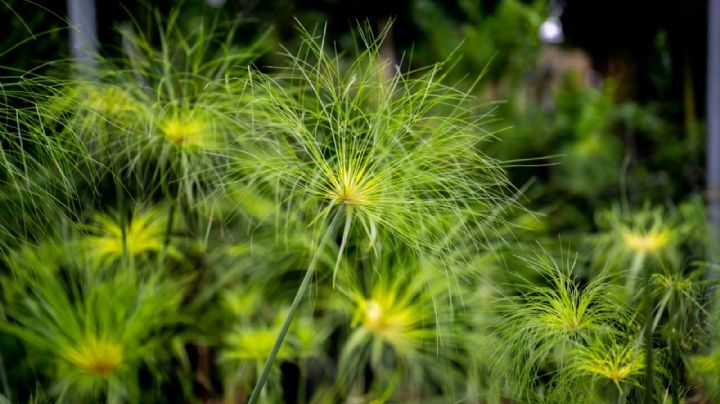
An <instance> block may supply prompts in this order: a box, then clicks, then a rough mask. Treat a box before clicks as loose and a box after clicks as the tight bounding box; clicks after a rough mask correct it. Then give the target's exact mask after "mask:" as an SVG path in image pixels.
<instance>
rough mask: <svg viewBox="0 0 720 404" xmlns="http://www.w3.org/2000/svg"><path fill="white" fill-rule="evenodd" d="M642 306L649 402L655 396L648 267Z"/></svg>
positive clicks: (646, 396) (652, 400)
mask: <svg viewBox="0 0 720 404" xmlns="http://www.w3.org/2000/svg"><path fill="white" fill-rule="evenodd" d="M643 274H644V276H643V281H644V283H645V285H644V286H645V287H644V292H643V295H644V303H643V304H644V306H645V309H644V310H645V330H644V331H645V335H644V340H645V403H648V404H651V403H653V402H654V397H655V372H654V370H653V322H652V318H653V315H652V314H653V298H652V289H651V287H650V279H651V276H650V275H651V274H650V270H649V268H645V269H644V271H643Z"/></svg>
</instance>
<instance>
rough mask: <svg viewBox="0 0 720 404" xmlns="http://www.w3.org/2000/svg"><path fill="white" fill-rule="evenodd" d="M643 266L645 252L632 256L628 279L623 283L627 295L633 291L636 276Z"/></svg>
mask: <svg viewBox="0 0 720 404" xmlns="http://www.w3.org/2000/svg"><path fill="white" fill-rule="evenodd" d="M644 266H645V253H636V254H635V255H634V256H633V260H632V264H631V265H630V269H629V270H628V279H627V282H626V283H625V287H626V289H627V292H628V295H632V294H633V293H634V292H635V284H636V282H637V278H638V276H639V275H640V271H641V270H642V269H643V267H644Z"/></svg>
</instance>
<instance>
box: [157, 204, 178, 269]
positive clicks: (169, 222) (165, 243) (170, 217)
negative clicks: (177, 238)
mask: <svg viewBox="0 0 720 404" xmlns="http://www.w3.org/2000/svg"><path fill="white" fill-rule="evenodd" d="M176 206H177V202H176V201H175V200H173V201H172V202H171V203H170V211H169V212H168V217H167V226H166V227H165V239H164V240H163V249H162V256H161V259H160V263H161V264H165V259H166V258H167V250H168V247H169V246H170V235H171V234H172V231H173V222H174V221H175V209H176Z"/></svg>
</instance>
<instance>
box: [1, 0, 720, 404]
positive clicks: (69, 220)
mask: <svg viewBox="0 0 720 404" xmlns="http://www.w3.org/2000/svg"><path fill="white" fill-rule="evenodd" d="M545 3H546V2H544V1H535V2H531V3H527V2H520V1H516V0H505V1H501V2H499V3H498V4H497V6H496V7H494V8H492V11H488V10H490V9H491V8H490V7H487V5H483V4H481V2H475V1H460V2H459V3H458V4H457V7H458V10H459V11H460V12H461V13H462V14H463V17H462V22H461V23H460V24H459V25H457V27H456V29H453V30H448V29H446V28H447V27H448V26H449V25H450V24H451V23H450V21H453V20H454V19H455V18H456V17H452V16H451V15H450V11H449V9H450V7H445V6H441V5H440V4H439V3H438V2H432V1H428V0H418V1H414V2H412V4H411V5H410V9H411V10H412V12H413V18H414V20H415V23H416V25H417V27H418V28H419V29H420V31H421V32H423V33H424V34H425V35H426V36H427V40H426V41H425V42H423V43H420V44H418V46H417V47H416V48H415V51H416V52H415V53H414V56H413V59H412V60H409V61H405V60H403V61H402V62H400V63H399V64H395V62H394V61H393V60H392V57H389V56H388V54H387V49H388V48H387V46H390V45H392V43H391V41H392V34H393V28H392V27H390V26H386V27H384V28H383V29H381V30H380V32H373V29H372V28H371V25H370V23H367V24H364V25H361V26H359V27H358V28H357V29H355V30H354V31H353V32H352V41H350V42H343V41H342V40H338V41H334V40H333V38H332V36H331V34H329V33H328V31H326V28H323V29H319V28H316V29H314V30H313V29H306V28H304V27H303V26H302V25H300V24H299V29H298V35H297V38H296V39H295V40H290V41H289V43H295V44H296V46H290V45H288V48H287V49H285V48H283V52H282V56H281V57H278V58H277V59H273V60H275V61H276V62H275V63H276V67H272V68H270V67H265V66H262V65H261V66H260V67H258V66H255V64H259V65H260V62H258V60H259V59H258V58H259V57H260V56H262V55H263V54H264V53H265V52H266V51H267V50H268V49H270V48H271V47H275V46H276V44H274V43H272V42H273V41H270V40H269V38H271V37H272V35H273V34H271V33H266V34H261V35H259V36H258V37H256V38H250V39H249V38H244V37H243V38H241V37H242V35H243V34H241V32H243V33H244V32H247V29H244V28H245V25H244V22H240V20H239V19H234V20H233V21H232V22H229V23H228V22H225V21H223V20H222V19H221V16H222V15H223V14H222V13H216V14H213V13H208V14H203V15H196V13H194V12H188V11H187V10H188V9H186V10H185V11H181V10H179V9H178V10H174V11H172V12H171V13H170V14H169V15H168V16H167V17H162V16H161V15H160V13H159V12H156V13H154V14H153V13H150V14H149V17H150V18H151V19H152V21H154V23H153V25H154V26H155V27H154V30H145V29H143V28H142V27H141V25H140V24H139V23H134V24H124V25H121V26H120V27H119V28H118V30H119V31H118V32H119V34H120V37H121V38H122V43H120V44H117V45H118V47H119V48H120V50H119V52H116V53H112V52H107V53H106V52H103V55H107V54H111V55H112V54H115V55H117V57H114V56H98V58H97V64H95V67H94V68H93V69H91V70H85V69H83V68H82V67H79V66H77V65H73V64H70V63H66V62H60V61H57V62H53V63H51V64H50V65H51V66H52V68H51V69H46V68H45V67H43V68H41V69H38V70H33V71H29V70H28V71H21V70H16V71H15V73H13V74H10V75H6V76H4V77H3V78H2V84H1V85H0V251H1V252H2V257H3V258H2V261H0V281H1V282H0V285H1V286H0V289H1V290H2V293H1V294H0V393H2V394H3V395H4V396H0V397H2V398H0V401H2V400H3V399H4V397H7V398H8V399H10V400H15V401H19V402H49V401H52V402H73V403H74V402H81V403H82V402H101V401H107V402H118V403H119V402H129V403H140V402H200V401H202V402H213V401H220V400H222V401H223V402H244V401H246V400H248V399H251V400H258V401H260V402H267V403H275V402H283V401H297V402H301V403H306V402H318V403H320V402H328V403H330V402H447V401H453V402H550V403H565V402H583V403H584V402H589V403H592V402H597V403H604V402H611V401H613V402H640V401H643V400H646V399H647V400H650V399H655V400H657V401H661V400H662V401H663V402H670V401H672V402H683V400H690V395H691V394H692V395H694V396H695V397H697V398H698V399H700V400H702V399H707V400H713V399H716V398H717V397H718V386H717V379H718V369H717V366H716V364H717V362H718V358H717V357H718V355H717V346H715V345H716V342H715V341H714V340H713V338H712V336H713V335H716V334H715V332H716V330H714V329H713V326H708V322H710V320H713V318H712V315H713V310H711V308H712V307H713V306H712V305H710V303H709V301H708V299H707V298H706V292H707V291H708V290H709V289H712V288H714V287H715V286H716V284H715V283H713V282H708V281H707V280H705V278H704V276H705V272H706V268H707V267H708V266H710V265H712V263H709V264H708V263H704V262H703V260H704V259H705V258H704V257H705V251H704V250H705V247H706V245H705V244H706V239H705V232H706V231H707V229H706V228H705V224H704V223H705V217H704V216H705V213H704V209H703V206H702V201H700V199H699V198H689V199H687V200H686V201H685V202H682V203H678V204H677V205H672V204H671V203H670V202H669V201H676V200H678V199H679V198H676V196H677V195H676V191H677V189H676V188H675V187H674V185H673V182H672V181H675V179H676V178H675V177H676V176H677V173H678V172H686V171H688V170H690V171H692V167H690V166H691V165H692V162H686V161H680V160H682V159H685V158H686V157H688V156H691V155H693V153H696V152H697V147H696V146H697V145H694V143H693V144H691V143H692V142H695V141H696V140H697V139H694V140H693V139H687V140H683V141H676V140H677V139H676V140H673V142H669V143H668V145H665V144H663V142H664V141H665V140H666V139H672V136H675V135H676V134H675V133H674V132H673V131H674V130H675V128H674V127H673V126H672V125H671V124H670V123H668V122H666V121H665V120H664V118H663V117H662V116H661V111H662V109H661V108H659V107H658V106H655V105H640V104H637V103H634V102H627V101H622V102H621V101H618V91H617V89H618V88H620V87H619V86H620V84H614V82H613V81H612V80H608V81H605V82H604V83H603V84H602V85H600V86H599V87H597V88H595V87H590V86H587V85H586V84H585V83H584V82H583V80H582V79H579V76H577V75H576V73H569V74H568V75H567V77H563V78H561V81H559V82H558V83H557V84H558V85H557V86H556V88H555V90H556V91H554V92H552V93H550V94H541V95H540V97H535V96H531V95H530V94H531V93H532V92H533V91H534V90H533V86H534V85H535V84H537V83H535V84H533V82H532V80H534V79H532V78H531V79H528V77H531V76H532V75H528V73H529V72H531V71H532V70H533V66H534V65H535V64H537V63H539V58H541V57H542V56H541V55H542V54H543V53H544V52H545V51H547V48H543V47H542V46H541V44H540V43H539V41H538V40H537V39H536V38H537V36H536V32H537V29H538V26H539V24H540V23H541V22H542V17H543V16H544V14H543V13H544V12H545V6H546V4H545ZM193 7H194V8H190V9H189V10H199V6H198V5H197V4H195V5H194V6H193ZM483 10H485V11H483ZM14 24H17V21H15V22H14ZM462 39H465V44H464V45H463V46H461V47H458V45H459V43H460V42H461V40H462ZM240 44H244V45H240ZM344 45H347V46H344ZM13 52H14V51H13ZM493 58H494V60H495V61H494V62H493V63H492V64H490V65H488V63H489V62H490V61H491V60H493ZM437 60H444V61H443V62H439V63H438V62H437ZM418 61H419V62H420V63H419V64H418ZM21 62H22V61H21ZM416 65H422V66H425V67H420V68H417V67H408V66H416ZM581 73H582V72H581ZM574 74H575V75H574ZM488 97H491V98H493V99H496V98H498V97H507V98H508V100H507V101H508V102H507V104H506V105H504V106H501V107H498V106H497V105H491V104H488V103H487V100H488ZM500 120H501V121H502V123H498V121H500ZM498 125H513V126H514V127H513V128H511V129H505V130H502V131H501V130H499V128H500V127H499V126H498ZM621 134H622V136H621ZM498 140H499V141H498ZM635 141H637V142H638V143H637V145H636V144H635V143H633V142H635ZM645 145H649V147H650V149H651V151H652V152H653V156H654V157H653V158H652V159H650V158H648V159H644V157H646V156H644V153H645V151H644V149H643V147H644V146H645ZM677 145H682V146H683V147H681V148H680V149H682V150H684V151H683V152H677V151H673V150H675V149H674V148H677V147H676V146H677ZM693 145H694V146H693ZM636 146H637V147H636ZM685 146H687V147H685ZM623 151H625V153H626V155H623ZM655 151H657V153H654V152H655ZM544 156H551V157H549V158H548V159H549V162H550V163H551V164H549V165H544V164H538V163H536V161H533V160H534V159H537V158H545V157H544ZM667 161H670V162H673V163H677V169H675V168H672V169H670V168H668V169H664V168H663V169H662V170H661V169H659V168H658V167H661V166H663V165H664V164H665V163H666V162H667ZM555 163H557V164H555ZM668 166H670V165H668ZM688 167H690V168H688ZM533 181H534V182H533ZM653 181H656V182H653ZM675 182H677V181H675ZM515 184H519V186H521V187H520V190H518V189H517V188H515ZM652 184H659V186H658V187H656V188H653V185H652ZM665 191H667V193H668V195H669V196H668V197H667V198H666V197H665V195H664V194H663V192H665ZM658 195H663V196H662V198H659V197H658ZM618 200H620V201H622V203H621V204H618V203H617V201H618ZM638 201H641V203H638ZM523 205H530V206H532V207H533V208H532V209H528V208H525V207H523ZM593 219H594V221H593ZM568 244H570V245H572V247H573V248H576V249H577V252H576V253H575V252H574V253H570V252H569V251H570V248H568V247H567V245H568ZM538 250H540V251H542V252H541V253H538V252H537V251H538ZM653 386H654V387H653ZM251 397H252V398H251Z"/></svg>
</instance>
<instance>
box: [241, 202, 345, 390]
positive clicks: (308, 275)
mask: <svg viewBox="0 0 720 404" xmlns="http://www.w3.org/2000/svg"><path fill="white" fill-rule="evenodd" d="M342 212H343V205H342V204H341V205H340V207H339V208H338V210H337V213H335V216H334V217H333V219H332V221H331V222H330V226H328V228H327V231H325V234H324V235H323V237H322V239H321V240H320V243H319V244H318V245H317V247H316V248H315V251H314V253H313V257H312V260H311V261H310V265H308V269H307V271H305V277H304V278H303V280H302V283H300V287H299V288H298V290H297V293H296V294H295V298H294V299H293V301H292V304H291V305H290V310H289V311H288V314H287V317H285V321H284V322H283V325H282V327H281V328H280V333H278V336H277V338H276V339H275V344H273V347H272V350H271V351H270V356H269V357H268V359H267V361H265V366H264V367H263V370H262V372H260V377H259V378H258V381H257V384H255V388H253V391H252V394H251V395H250V400H249V401H248V404H255V403H257V401H258V399H259V398H260V392H261V391H262V389H263V387H265V383H267V379H268V375H269V374H270V367H271V366H272V364H273V362H275V358H276V357H277V354H278V352H279V351H280V347H281V346H282V343H283V341H284V340H285V335H287V332H288V329H289V328H290V324H291V323H292V320H293V318H294V317H295V312H296V311H297V309H298V307H299V306H300V302H302V299H303V297H305V292H306V291H307V288H308V286H309V285H310V280H311V279H312V277H313V274H314V273H315V269H316V268H317V262H318V259H319V258H320V253H321V252H322V249H323V248H324V247H325V244H326V243H327V241H328V239H329V238H330V234H332V233H333V230H334V228H335V225H336V224H337V221H338V218H339V217H340V215H341V214H342Z"/></svg>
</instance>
